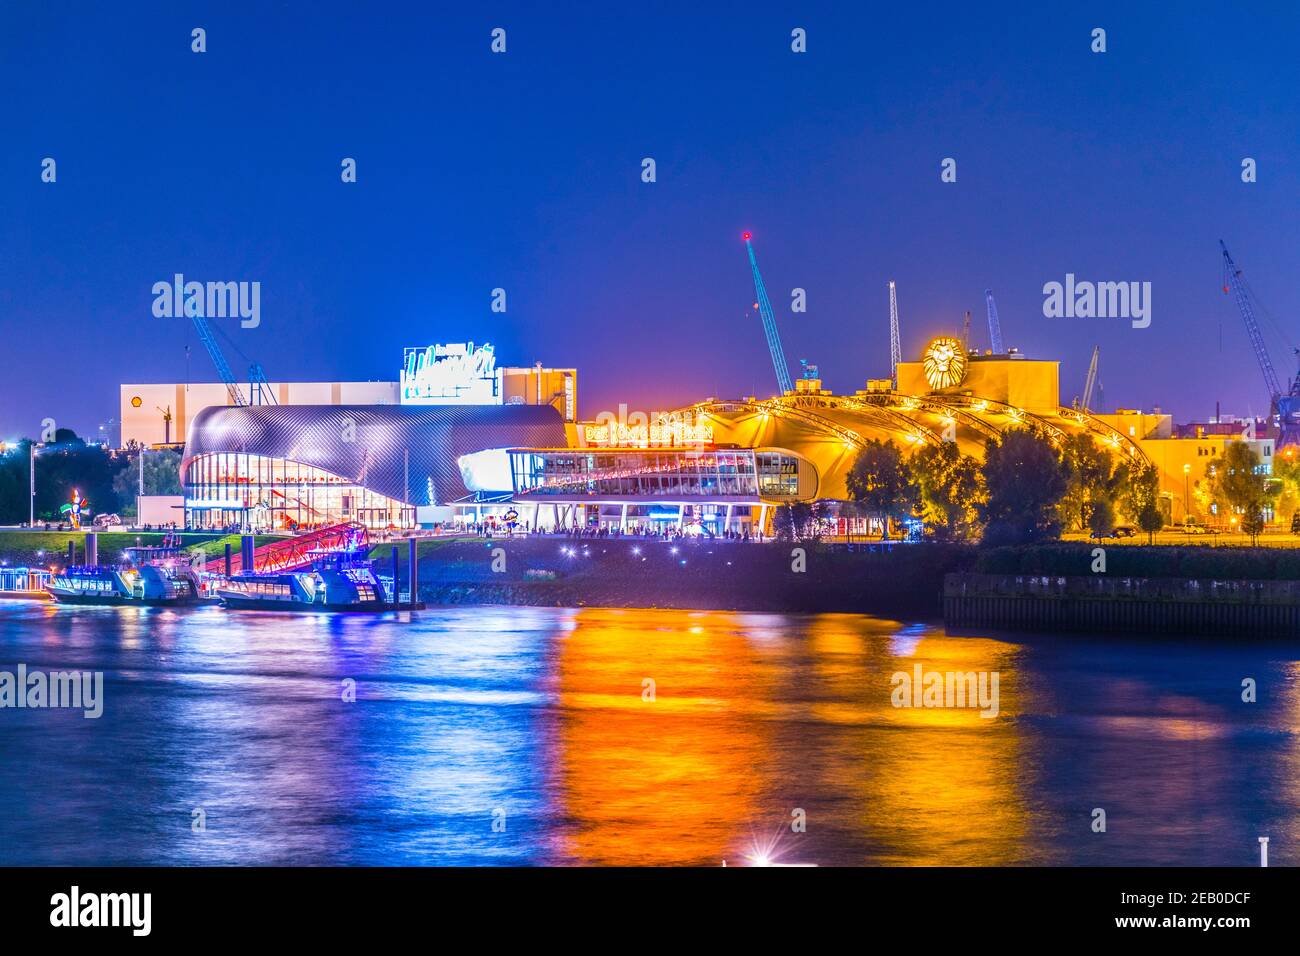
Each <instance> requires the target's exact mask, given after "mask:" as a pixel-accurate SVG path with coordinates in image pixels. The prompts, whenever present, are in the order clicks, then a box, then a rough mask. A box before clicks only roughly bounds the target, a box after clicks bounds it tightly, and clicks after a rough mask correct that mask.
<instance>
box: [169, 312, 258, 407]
mask: <svg viewBox="0 0 1300 956" xmlns="http://www.w3.org/2000/svg"><path fill="white" fill-rule="evenodd" d="M185 311H186V312H188V313H189V316H190V320H191V321H192V322H193V323H194V328H195V330H196V331H197V332H198V333H199V341H201V342H202V343H203V347H204V348H205V349H207V350H208V356H209V357H210V358H211V359H212V364H213V365H215V366H216V367H217V374H218V375H220V376H221V381H222V382H224V383H225V386H226V394H228V395H229V396H230V404H231V405H247V404H248V403H247V402H245V401H244V396H243V394H242V393H241V392H240V391H239V383H238V382H236V381H235V373H234V372H232V371H230V363H228V362H227V361H226V357H225V355H223V354H222V352H221V346H219V345H217V340H216V339H215V338H214V337H213V335H212V329H211V328H210V327H209V326H208V320H207V319H205V318H204V317H203V310H202V309H200V308H198V307H197V306H196V305H195V302H194V300H193V299H190V300H188V301H187V302H186V306H185Z"/></svg>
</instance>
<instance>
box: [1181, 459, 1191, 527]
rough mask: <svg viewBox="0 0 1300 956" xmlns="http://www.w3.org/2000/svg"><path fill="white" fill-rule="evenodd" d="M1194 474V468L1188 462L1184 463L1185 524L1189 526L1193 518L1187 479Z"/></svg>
mask: <svg viewBox="0 0 1300 956" xmlns="http://www.w3.org/2000/svg"><path fill="white" fill-rule="evenodd" d="M1191 473H1192V466H1191V465H1190V464H1188V463H1187V462H1184V463H1183V524H1187V521H1188V519H1189V518H1190V517H1191V516H1192V503H1191V499H1190V498H1188V496H1187V478H1188V476H1189V475H1190V474H1191Z"/></svg>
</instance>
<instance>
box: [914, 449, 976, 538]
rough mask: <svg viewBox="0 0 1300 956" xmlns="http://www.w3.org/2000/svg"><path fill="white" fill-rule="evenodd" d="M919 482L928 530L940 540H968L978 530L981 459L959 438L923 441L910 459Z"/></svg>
mask: <svg viewBox="0 0 1300 956" xmlns="http://www.w3.org/2000/svg"><path fill="white" fill-rule="evenodd" d="M908 467H909V468H910V469H911V472H912V477H913V479H914V481H915V482H916V487H917V493H918V498H919V501H920V513H921V519H922V520H923V521H924V522H925V533H926V534H927V535H929V536H931V537H933V538H936V539H938V540H940V541H969V540H971V539H973V538H975V537H977V536H978V534H979V512H978V511H977V510H976V506H977V505H978V504H979V502H981V501H982V500H983V499H984V486H983V482H982V476H981V474H980V467H979V462H977V461H976V460H975V459H974V458H972V457H971V456H969V455H963V454H962V453H961V450H960V449H959V448H958V447H957V443H956V442H943V443H942V444H939V445H923V446H922V447H921V448H919V449H917V450H916V452H915V453H913V455H912V457H911V459H909V461H908Z"/></svg>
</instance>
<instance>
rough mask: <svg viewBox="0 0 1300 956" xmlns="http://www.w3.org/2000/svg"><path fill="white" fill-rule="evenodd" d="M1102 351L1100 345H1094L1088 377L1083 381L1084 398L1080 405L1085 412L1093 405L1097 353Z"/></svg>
mask: <svg viewBox="0 0 1300 956" xmlns="http://www.w3.org/2000/svg"><path fill="white" fill-rule="evenodd" d="M1100 352H1101V346H1100V345H1094V346H1093V347H1092V361H1091V362H1089V363H1088V378H1087V380H1086V381H1085V382H1084V383H1083V399H1082V400H1081V401H1080V402H1079V407H1080V408H1082V409H1083V410H1084V411H1085V412H1086V411H1087V410H1088V409H1089V408H1091V407H1092V390H1093V389H1094V388H1095V387H1096V385H1097V355H1098V353H1100Z"/></svg>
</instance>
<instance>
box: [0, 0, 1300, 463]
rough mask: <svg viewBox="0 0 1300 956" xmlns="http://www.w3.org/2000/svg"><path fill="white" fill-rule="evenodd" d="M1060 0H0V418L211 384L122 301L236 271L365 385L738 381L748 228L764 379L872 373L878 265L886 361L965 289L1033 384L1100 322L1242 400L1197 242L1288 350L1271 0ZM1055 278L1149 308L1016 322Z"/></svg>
mask: <svg viewBox="0 0 1300 956" xmlns="http://www.w3.org/2000/svg"><path fill="white" fill-rule="evenodd" d="M235 6H238V7H240V8H245V9H246V11H247V12H240V13H235V12H230V11H229V10H227V9H226V8H227V7H235ZM429 6H432V5H429ZM461 6H464V7H470V8H473V7H477V6H479V5H476V4H475V5H470V4H466V5H461ZM1064 6H1066V5H1061V4H1016V5H1014V7H1011V6H1009V7H1008V9H1007V11H1006V12H1003V13H989V12H988V11H987V5H985V4H947V3H942V2H940V3H925V4H870V5H868V4H857V3H855V4H849V3H842V4H836V5H822V4H801V3H780V4H771V3H752V2H751V3H734V4H721V3H719V4H700V3H689V4H681V5H676V4H672V5H667V4H658V3H643V4H631V3H619V4H600V5H597V4H591V5H580V4H576V3H563V4H521V5H505V4H492V5H490V7H489V6H488V5H483V12H477V11H472V12H468V13H462V12H456V11H455V9H454V7H453V6H451V5H439V7H438V12H437V13H436V14H435V13H431V12H428V11H427V10H426V9H425V8H426V5H425V4H419V5H416V4H412V5H410V7H409V8H408V7H406V6H404V5H400V4H399V5H385V4H356V3H349V4H333V3H313V4H276V5H274V8H271V5H269V4H268V5H263V4H257V5H254V4H237V5H236V4H228V3H212V4H187V3H157V4H147V3H132V4H124V5H123V4H100V3H95V4H91V3H78V4H60V3H14V2H10V3H6V4H4V5H3V6H2V7H0V339H2V341H0V355H2V356H3V357H2V358H0V371H2V375H0V381H2V383H3V384H2V386H0V397H2V400H0V438H13V437H16V436H18V435H21V434H26V435H34V434H36V433H37V432H39V430H40V420H41V419H42V418H45V417H47V416H49V417H53V418H55V419H56V421H57V422H58V423H59V424H60V425H65V424H67V425H70V426H72V427H74V428H77V429H78V430H82V431H84V430H87V429H90V428H93V427H94V425H95V424H97V423H98V422H100V421H103V420H104V419H107V418H109V417H111V416H114V415H115V414H116V410H117V385H118V384H119V383H120V382H137V381H184V380H185V379H186V375H187V370H186V360H185V346H186V345H187V344H189V345H190V346H192V351H193V354H192V357H191V361H190V366H191V368H190V372H189V376H190V379H191V380H193V381H215V380H216V375H215V372H214V371H213V368H212V366H211V363H210V362H209V360H208V358H207V356H206V354H205V353H204V352H203V351H202V349H201V347H200V346H199V344H198V341H197V338H196V336H195V334H194V333H193V331H192V330H191V329H190V328H189V326H188V323H187V321H186V320H185V319H159V318H155V317H154V316H153V315H152V312H151V306H152V302H153V297H152V294H151V291H150V290H151V287H152V285H153V284H154V283H155V282H157V281H160V280H170V279H171V277H172V275H173V274H174V273H176V272H182V273H184V274H185V275H186V277H187V278H190V279H197V280H202V281H206V280H221V281H225V280H248V281H253V280H257V281H260V282H261V284H262V322H261V326H260V327H259V328H257V329H252V330H242V329H240V328H239V327H238V326H237V324H236V323H235V322H234V321H232V320H224V325H223V327H224V329H225V331H226V333H227V334H228V335H229V337H230V338H231V340H232V341H233V342H234V343H235V344H236V345H237V346H238V348H239V350H240V351H242V352H243V353H244V354H245V355H247V356H248V357H249V358H255V359H257V360H259V361H261V362H262V364H263V365H264V366H265V368H266V371H267V374H268V376H269V377H270V378H271V379H272V380H295V381H303V380H305V381H321V380H326V381H328V380H335V379H345V380H366V379H394V378H396V375H397V371H398V367H399V364H400V360H401V350H402V348H403V347H404V346H409V345H425V344H428V343H431V342H438V341H448V342H452V341H464V340H467V339H473V340H475V341H477V342H483V341H491V342H493V343H494V344H495V345H496V346H497V350H498V357H499V360H500V361H501V362H503V363H507V364H530V363H532V362H533V361H535V360H541V361H543V362H545V363H547V364H549V365H558V366H575V367H577V368H578V370H579V380H578V381H579V399H580V408H579V411H580V413H581V415H582V416H583V417H593V416H595V415H596V414H597V413H599V412H600V411H602V410H605V409H615V408H617V406H618V403H619V402H627V403H629V405H630V406H631V407H632V408H633V409H642V410H646V411H649V410H653V409H662V408H668V407H672V406H673V405H676V404H680V403H685V402H688V401H693V400H697V399H700V398H703V397H706V396H710V395H717V396H741V395H747V394H753V393H758V394H770V393H771V391H772V390H773V389H774V375H773V372H772V368H771V364H770V361H769V359H768V356H767V350H766V346H765V344H764V340H763V334H762V329H761V326H760V324H759V321H758V318H757V316H756V314H755V313H753V312H752V311H751V308H750V307H751V303H752V302H753V300H754V293H753V286H752V284H751V280H750V273H749V267H748V263H747V261H746V258H745V250H744V245H743V243H742V242H741V241H740V238H739V236H740V233H741V232H742V230H745V229H751V230H753V233H754V244H755V249H756V252H757V254H758V256H759V264H760V266H761V267H762V269H763V271H764V278H765V279H766V282H767V287H768V291H769V294H770V295H771V298H772V301H773V303H774V305H775V306H776V309H777V314H778V320H779V323H780V327H781V333H782V336H783V338H784V340H785V345H786V351H787V355H788V358H789V360H790V365H791V368H792V372H793V374H796V375H797V374H798V372H797V370H798V360H799V359H800V358H807V359H809V360H810V361H812V362H815V363H817V364H819V365H820V367H821V371H822V376H823V378H824V380H825V382H826V384H827V386H828V387H830V388H833V389H835V390H836V391H851V390H853V389H855V388H858V387H861V385H862V382H863V380H864V379H865V378H867V377H869V376H872V377H877V376H883V375H887V374H888V346H889V327H888V295H887V288H886V283H887V281H888V280H889V279H891V278H893V279H896V280H897V282H898V297H899V307H900V312H901V315H902V326H903V352H904V358H909V359H910V358H914V357H916V355H917V353H918V352H919V350H920V348H921V347H922V345H923V344H924V342H925V341H926V340H927V339H928V338H929V337H930V336H931V335H933V334H935V333H938V332H944V331H949V332H959V331H960V327H961V316H962V313H963V311H964V310H966V309H970V310H972V312H973V313H974V316H975V326H974V330H975V337H974V340H973V341H974V344H976V345H980V346H986V345H987V330H986V325H985V322H984V301H983V290H984V289H985V287H991V288H992V289H993V290H994V292H995V295H996V296H997V300H998V305H999V309H1000V312H1001V317H1002V325H1003V331H1004V336H1005V339H1006V341H1007V344H1009V345H1013V346H1017V347H1019V348H1020V349H1021V350H1022V351H1025V352H1027V353H1029V355H1030V356H1032V357H1041V358H1059V359H1060V360H1061V362H1062V365H1061V375H1062V389H1061V390H1062V398H1063V400H1064V401H1066V402H1068V401H1069V399H1070V398H1071V396H1072V395H1074V394H1076V393H1078V392H1079V391H1080V390H1081V387H1082V382H1083V378H1084V374H1085V371H1086V368H1087V362H1088V358H1089V355H1090V352H1091V348H1092V346H1093V345H1094V344H1099V345H1100V346H1101V381H1102V383H1103V385H1104V388H1105V405H1106V407H1107V408H1108V409H1110V408H1114V407H1115V406H1117V405H1119V406H1122V407H1140V406H1141V407H1150V406H1153V405H1160V406H1161V407H1163V408H1164V410H1166V411H1172V412H1173V413H1174V415H1175V417H1176V419H1177V420H1194V419H1195V420H1204V419H1205V418H1207V417H1209V416H1210V415H1211V414H1213V411H1214V402H1215V400H1216V399H1219V400H1221V401H1222V403H1223V410H1224V412H1225V413H1227V412H1235V413H1246V412H1255V413H1263V412H1264V411H1266V410H1267V396H1266V395H1265V392H1264V387H1263V383H1262V379H1261V376H1260V374H1259V370H1258V368H1257V366H1256V364H1255V361H1254V358H1253V356H1252V354H1251V352H1250V349H1249V345H1248V342H1247V339H1246V335H1245V332H1244V330H1243V327H1242V323H1241V319H1240V317H1239V315H1238V314H1237V312H1236V311H1235V309H1234V308H1233V305H1232V302H1231V300H1230V299H1229V298H1228V297H1227V296H1225V295H1224V294H1223V293H1222V291H1221V261H1220V257H1219V251H1218V242H1217V241H1218V239H1219V238H1220V237H1222V238H1224V239H1225V240H1226V241H1227V243H1228V246H1229V248H1230V249H1231V250H1232V252H1233V254H1234V256H1235V257H1236V258H1237V260H1238V262H1239V263H1240V264H1241V265H1242V266H1243V267H1244V268H1245V270H1246V274H1247V276H1248V277H1249V279H1250V281H1251V284H1252V285H1253V287H1254V289H1255V291H1256V292H1257V293H1258V294H1259V296H1260V299H1261V301H1262V302H1263V303H1264V304H1265V305H1266V306H1267V308H1268V311H1269V313H1270V314H1271V316H1272V320H1273V321H1274V322H1275V323H1276V324H1277V326H1278V328H1279V330H1280V331H1281V333H1282V334H1279V335H1273V336H1272V337H1271V339H1270V341H1271V343H1272V347H1273V357H1274V361H1275V363H1276V364H1277V367H1278V371H1279V374H1280V376H1282V377H1283V378H1284V379H1285V378H1289V377H1290V376H1291V375H1292V374H1294V370H1295V364H1294V360H1293V359H1292V357H1291V355H1290V343H1291V342H1293V341H1295V340H1300V322H1298V321H1297V316H1300V282H1298V281H1297V276H1296V270H1295V268H1294V265H1295V261H1296V250H1297V239H1298V238H1300V219H1298V218H1297V209H1298V207H1300V165H1298V163H1297V158H1296V150H1297V149H1300V103H1298V102H1297V100H1300V75H1298V74H1300V57H1297V55H1296V52H1295V51H1296V45H1297V38H1298V37H1300V12H1297V10H1298V8H1297V7H1295V5H1291V4H1287V5H1285V6H1287V7H1289V8H1290V9H1289V10H1288V11H1285V12H1283V11H1282V10H1280V9H1277V10H1274V9H1268V8H1270V7H1272V6H1273V5H1269V4H1259V5H1255V6H1256V7H1257V8H1262V9H1253V10H1246V11H1242V10H1240V9H1234V8H1230V7H1229V6H1227V5H1224V4H1199V5H1195V6H1194V7H1193V6H1191V5H1183V4H1179V5H1171V4H1143V5H1141V7H1142V9H1141V10H1139V11H1138V12H1134V11H1133V10H1132V9H1131V8H1132V7H1133V6H1134V5H1133V4H1131V3H1122V4H1087V5H1083V4H1071V5H1068V6H1069V7H1070V8H1071V9H1055V8H1057V7H1064ZM1277 6H1278V7H1279V8H1280V7H1281V6H1283V5H1277ZM263 7H266V8H268V9H265V10H263ZM1184 7H1186V11H1184ZM254 8H256V12H253V10H254ZM1176 9H1177V10H1179V11H1184V12H1177V13H1176V12H1175V10H1176ZM196 26H201V27H204V28H205V29H206V30H207V43H208V52H206V53H203V54H195V53H192V52H191V51H190V43H191V39H190V31H191V29H192V28H193V27H196ZM498 26H499V27H503V28H505V29H506V31H507V52H506V53H505V54H504V55H493V54H492V53H491V52H490V49H489V45H490V42H491V37H490V33H491V30H492V29H493V28H494V27H498ZM1098 26H1100V27H1104V28H1105V29H1106V30H1107V47H1108V51H1107V52H1106V53H1104V54H1094V53H1092V52H1091V50H1090V44H1091V36H1090V32H1091V30H1092V28H1094V27H1098ZM795 27H803V28H804V29H806V30H807V36H808V52H807V53H806V54H795V53H792V52H791V49H790V42H791V41H790V31H791V30H792V29H793V28H795ZM47 156H48V157H53V158H55V159H56V161H57V164H58V166H57V174H58V181H57V182H56V183H54V184H47V183H42V182H41V161H42V159H43V158H44V157H47ZM1247 156H1249V157H1253V158H1255V159H1256V160H1257V161H1258V182H1257V183H1254V184H1249V185H1247V184H1243V183H1242V182H1241V161H1242V158H1243V157H1247ZM344 157H354V158H355V159H356V160H357V163H358V182H357V183H355V184H344V183H342V182H341V181H340V162H341V160H342V159H343V158H344ZM643 157H653V158H654V159H655V160H656V163H657V176H658V181H657V182H655V183H653V184H645V183H642V182H641V178H640V177H641V160H642V158H643ZM945 157H953V158H955V159H956V160H957V182H956V183H952V184H946V183H942V182H941V181H940V162H941V160H942V159H943V158H945ZM1067 272H1073V273H1075V274H1076V275H1077V276H1078V277H1079V278H1081V279H1092V280H1100V281H1128V280H1136V281H1149V282H1151V283H1152V285H1153V321H1152V324H1151V326H1150V328H1147V329H1144V330H1140V329H1134V328H1132V327H1131V326H1130V324H1129V322H1127V321H1125V320H1122V319H1047V318H1044V317H1043V314H1042V303H1043V294H1042V291H1041V290H1042V286H1043V283H1045V282H1048V281H1063V280H1064V277H1065V274H1066V273H1067ZM796 286H798V287H803V288H805V289H806V290H807V296H808V311H807V313H806V314H792V313H791V311H790V290H791V289H792V288H793V287H796ZM495 287H503V288H505V289H506V292H507V303H508V311H507V312H506V313H505V314H504V315H502V314H495V313H493V312H492V311H491V309H490V305H491V291H492V289H493V288H495ZM218 321H222V320H218ZM1266 324H1268V322H1267V320H1266ZM227 351H228V354H229V355H230V357H231V360H232V364H233V365H235V366H236V368H237V369H239V368H240V367H241V365H242V366H246V364H247V363H246V361H243V360H241V359H240V358H239V356H238V354H237V353H236V352H234V350H233V349H228V350H227Z"/></svg>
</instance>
